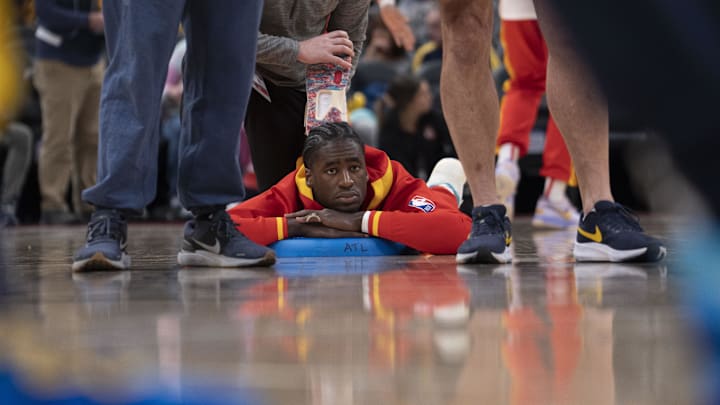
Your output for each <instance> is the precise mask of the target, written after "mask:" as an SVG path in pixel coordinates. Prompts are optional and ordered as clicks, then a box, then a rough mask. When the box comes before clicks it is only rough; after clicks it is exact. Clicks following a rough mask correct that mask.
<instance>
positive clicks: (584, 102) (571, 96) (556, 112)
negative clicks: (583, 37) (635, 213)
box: [535, 0, 613, 213]
mask: <svg viewBox="0 0 720 405" xmlns="http://www.w3.org/2000/svg"><path fill="white" fill-rule="evenodd" d="M547 3H548V2H547V1H546V0H536V1H535V6H536V8H537V13H538V22H539V23H540V27H541V29H542V31H543V35H544V36H545V41H546V42H547V46H548V51H549V53H550V59H549V61H548V68H547V69H548V71H547V98H548V107H549V108H550V111H551V113H552V115H553V117H554V119H555V123H556V124H557V127H558V128H559V129H560V132H561V133H562V135H563V137H564V138H565V143H566V144H567V147H568V150H569V151H570V156H571V157H572V160H573V163H574V164H575V171H576V173H577V177H578V186H579V187H580V195H581V197H582V203H583V211H584V212H585V213H588V212H590V210H592V208H593V206H594V205H595V203H596V202H598V201H600V200H607V201H613V197H612V192H611V191H610V168H609V163H608V161H609V156H608V154H609V152H608V132H609V128H608V112H607V103H606V101H605V98H604V96H603V95H602V93H601V91H600V89H599V88H598V87H597V85H596V84H595V82H594V80H593V78H592V75H591V73H590V71H589V69H587V67H586V66H585V65H584V63H583V61H582V60H581V59H580V57H579V56H578V55H576V53H575V51H574V49H573V44H572V42H571V41H570V38H569V37H567V36H566V35H565V33H564V31H563V28H562V26H561V22H560V21H558V19H557V18H556V17H555V15H554V14H553V13H552V12H551V10H549V8H548V5H547Z"/></svg>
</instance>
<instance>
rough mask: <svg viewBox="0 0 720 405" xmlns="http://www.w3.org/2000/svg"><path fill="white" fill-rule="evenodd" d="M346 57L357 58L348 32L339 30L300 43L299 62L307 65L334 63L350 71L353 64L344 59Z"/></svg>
mask: <svg viewBox="0 0 720 405" xmlns="http://www.w3.org/2000/svg"><path fill="white" fill-rule="evenodd" d="M346 56H350V57H353V56H355V50H354V49H353V43H352V41H350V37H349V36H348V34H347V32H345V31H342V30H338V31H332V32H328V33H325V34H322V35H320V36H317V37H314V38H310V39H307V40H305V41H300V46H299V49H298V56H297V60H298V62H302V63H304V64H306V65H311V64H315V63H333V64H335V65H338V66H340V67H342V68H345V69H350V68H352V64H351V63H350V61H348V60H346V59H345V58H344V57H346Z"/></svg>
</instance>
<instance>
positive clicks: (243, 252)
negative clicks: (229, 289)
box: [177, 209, 275, 267]
mask: <svg viewBox="0 0 720 405" xmlns="http://www.w3.org/2000/svg"><path fill="white" fill-rule="evenodd" d="M177 260H178V263H179V264H180V265H181V266H202V267H250V266H271V265H273V264H274V263H275V252H274V251H273V250H272V249H269V248H267V247H265V246H262V245H259V244H257V243H255V242H253V241H251V240H250V239H248V238H247V236H245V235H243V234H242V232H240V231H238V230H237V228H236V227H235V224H234V223H233V221H232V219H231V218H230V216H229V215H228V213H227V212H226V211H225V210H224V209H220V210H217V211H215V212H213V213H210V214H205V215H199V216H196V217H195V218H194V219H191V220H189V221H188V222H186V223H185V230H184V238H183V242H182V249H181V250H180V252H179V253H178V256H177Z"/></svg>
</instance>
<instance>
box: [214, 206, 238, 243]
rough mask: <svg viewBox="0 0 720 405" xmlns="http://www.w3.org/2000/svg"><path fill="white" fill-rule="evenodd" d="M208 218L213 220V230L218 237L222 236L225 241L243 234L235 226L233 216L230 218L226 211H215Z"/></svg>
mask: <svg viewBox="0 0 720 405" xmlns="http://www.w3.org/2000/svg"><path fill="white" fill-rule="evenodd" d="M208 219H209V220H210V222H211V224H210V229H211V231H212V232H214V233H215V235H216V237H218V238H222V240H224V241H228V240H230V239H232V238H234V237H237V236H243V234H242V233H241V232H240V231H238V230H237V228H236V227H235V223H234V222H233V221H232V218H230V216H229V215H228V214H227V212H225V211H219V212H215V213H213V214H212V215H211V216H210V217H209V218H208Z"/></svg>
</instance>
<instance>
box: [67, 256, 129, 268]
mask: <svg viewBox="0 0 720 405" xmlns="http://www.w3.org/2000/svg"><path fill="white" fill-rule="evenodd" d="M129 268H130V255H128V254H127V253H123V254H122V255H121V256H120V260H110V259H108V258H107V257H105V255H104V254H102V252H96V253H95V254H94V255H92V257H90V258H89V259H84V260H76V261H74V262H73V264H72V271H74V272H85V271H103V270H104V271H108V270H109V271H119V270H127V269H129Z"/></svg>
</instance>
